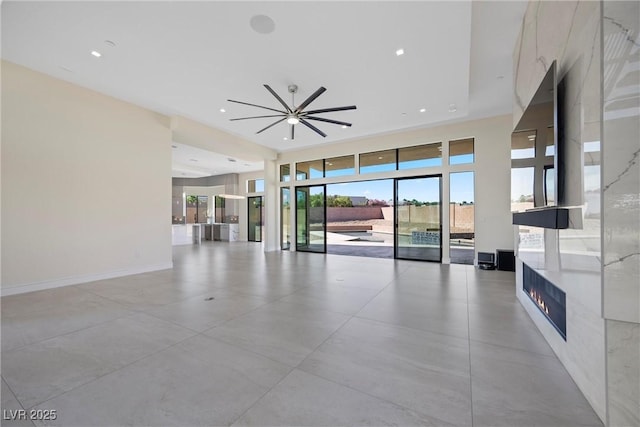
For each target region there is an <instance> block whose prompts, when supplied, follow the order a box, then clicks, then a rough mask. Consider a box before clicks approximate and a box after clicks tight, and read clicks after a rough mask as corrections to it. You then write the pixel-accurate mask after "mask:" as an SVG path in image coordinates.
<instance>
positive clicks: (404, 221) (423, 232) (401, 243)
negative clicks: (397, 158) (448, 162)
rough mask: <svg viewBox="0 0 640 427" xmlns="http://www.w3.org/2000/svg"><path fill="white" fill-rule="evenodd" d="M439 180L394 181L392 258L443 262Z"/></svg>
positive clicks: (426, 178)
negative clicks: (393, 245) (393, 243)
mask: <svg viewBox="0 0 640 427" xmlns="http://www.w3.org/2000/svg"><path fill="white" fill-rule="evenodd" d="M441 180H442V177H441V176H440V175H434V176H427V177H420V178H399V179H396V186H395V187H396V188H395V231H396V232H395V257H396V258H400V259H412V260H420V261H435V262H441V261H442V238H441V237H442V185H441Z"/></svg>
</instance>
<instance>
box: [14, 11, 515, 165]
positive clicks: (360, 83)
mask: <svg viewBox="0 0 640 427" xmlns="http://www.w3.org/2000/svg"><path fill="white" fill-rule="evenodd" d="M525 9H526V1H524V0H522V1H493V2H485V1H473V2H470V1H444V2H436V1H408V2H400V1H393V2H381V1H356V2H343V1H340V2H337V1H315V2H312V1H297V2H292V1H287V2H272V1H258V2H244V1H234V2H223V1H208V2H180V1H175V2H157V1H156V2H90V1H87V2H52V1H47V2H24V1H21V2H12V1H4V2H3V3H2V57H3V58H4V59H6V60H9V61H12V62H15V63H18V64H21V65H24V66H26V67H29V68H32V69H35V70H38V71H41V72H44V73H46V74H49V75H52V76H54V77H57V78H61V79H63V80H67V81H69V82H72V83H75V84H78V85H81V86H85V87H88V88H91V89H94V90H97V91H99V92H102V93H105V94H107V95H111V96H114V97H116V98H120V99H123V100H126V101H129V102H132V103H135V104H138V105H141V106H143V107H147V108H150V109H152V110H155V111H158V112H161V113H164V114H167V115H170V116H173V115H178V116H184V117H186V118H189V119H193V120H196V121H199V122H202V123H204V124H206V125H209V126H212V127H215V128H218V129H221V130H224V131H226V132H228V133H231V134H233V135H236V136H241V137H243V138H245V139H247V140H249V141H252V142H254V143H257V144H261V145H264V146H267V147H270V148H273V149H275V150H277V151H287V150H293V149H298V148H302V147H309V146H313V145H316V144H324V143H329V142H340V141H345V140H350V139H353V138H357V137H362V136H369V135H375V134H379V133H388V132H390V131H394V130H400V129H410V128H419V127H427V126H430V125H433V124H435V123H442V122H451V121H462V120H468V119H471V118H480V117H487V116H492V115H496V114H505V113H510V112H511V90H512V52H513V48H514V44H515V41H516V37H517V33H518V30H519V28H520V25H521V22H522V17H523V15H524V11H525ZM256 15H267V16H269V17H270V18H272V19H273V21H274V22H275V30H274V31H273V32H272V33H270V34H260V33H258V32H256V31H254V30H253V29H252V28H251V26H250V20H251V18H252V17H254V16H256ZM107 40H109V41H111V42H113V43H114V44H115V46H111V45H110V44H109V43H107V42H106V41H107ZM399 48H403V49H404V51H405V54H404V55H402V56H396V53H395V52H396V50H397V49H399ZM92 50H97V51H99V52H101V53H102V57H100V58H95V57H93V56H92V55H91V54H90V52H91V51H92ZM263 84H269V85H270V86H271V87H272V88H273V89H274V90H275V91H276V92H277V93H279V94H280V96H281V97H282V98H283V99H285V100H286V101H287V102H289V101H290V95H289V94H288V93H287V86H288V85H289V84H297V85H298V86H299V92H298V94H297V95H296V99H295V100H296V104H299V103H301V102H302V101H303V100H304V99H305V98H306V97H307V96H309V95H310V94H311V93H313V92H314V91H315V90H316V89H317V88H318V87H320V86H324V87H326V88H327V92H325V93H324V94H323V95H321V96H320V97H319V98H317V99H316V100H315V101H314V102H313V103H312V104H311V105H310V107H309V108H313V109H318V108H327V107H336V106H344V105H353V104H355V105H357V107H358V109H357V110H355V111H344V112H337V113H326V114H323V115H322V116H323V117H326V118H331V119H336V120H341V121H347V122H350V123H353V126H352V127H351V128H347V129H343V128H342V127H340V126H337V125H333V124H326V123H320V122H314V125H316V126H317V127H318V128H320V129H322V130H323V131H324V132H325V133H326V134H327V135H328V136H327V137H326V138H322V137H320V136H319V135H317V134H315V133H313V132H312V131H310V130H309V129H307V128H305V127H304V126H301V125H297V126H296V139H295V141H289V140H288V141H285V140H284V139H283V138H284V137H285V136H287V133H288V125H286V124H285V123H284V122H283V123H280V124H278V125H276V126H274V127H272V128H270V129H268V130H266V131H264V132H263V133H261V134H259V135H256V134H255V132H256V131H257V130H259V129H261V128H263V127H265V126H267V125H268V124H270V123H271V122H272V121H274V120H273V119H269V118H267V119H255V120H245V121H234V122H232V121H229V119H230V118H233V117H243V116H253V115H263V114H270V112H269V111H267V110H262V109H259V108H254V107H249V106H243V105H238V104H234V103H230V102H228V101H227V99H235V100H240V101H245V102H249V103H254V104H259V105H264V106H268V107H271V108H276V109H278V108H280V107H281V106H280V104H278V102H277V101H276V99H275V98H274V97H273V96H272V95H270V94H269V93H268V92H267V91H266V89H265V88H264V87H263V86H262V85H263ZM451 104H455V106H456V111H455V112H450V111H449V110H450V105H451ZM221 108H224V109H225V110H226V112H225V113H222V112H220V109H221ZM309 108H308V109H309ZM421 108H425V109H426V111H425V112H424V113H421V112H420V111H419V110H420V109H421ZM174 145H178V146H179V149H174V150H173V151H174V169H182V171H178V170H174V176H196V175H195V174H198V173H200V174H202V173H207V174H211V172H213V171H216V173H215V174H218V173H226V172H224V171H226V170H227V169H224V167H227V168H229V166H230V162H228V160H227V157H226V156H217V157H216V156H208V155H205V153H206V151H205V150H198V149H195V148H193V147H191V151H190V148H189V147H188V146H184V145H182V144H174ZM181 150H182V151H184V155H182V154H178V153H179V152H180V151H181ZM201 155H202V156H204V157H205V158H206V160H205V158H203V159H202V160H200V157H199V156H201ZM194 158H196V159H198V162H193V161H191V160H190V159H194ZM237 160H238V162H236V164H235V165H233V166H234V167H235V168H239V169H237V170H233V168H232V169H231V171H233V172H241V171H243V169H242V168H240V166H241V165H242V167H244V168H248V169H249V168H250V169H251V170H256V169H260V168H261V165H260V164H258V163H255V162H245V161H243V160H242V159H237ZM185 161H186V163H184V162H185ZM245 164H250V166H249V167H246V166H244V165H245ZM223 169H224V171H223ZM218 170H220V172H218ZM184 174H191V175H184ZM197 176H202V175H197Z"/></svg>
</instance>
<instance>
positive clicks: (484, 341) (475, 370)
mask: <svg viewBox="0 0 640 427" xmlns="http://www.w3.org/2000/svg"><path fill="white" fill-rule="evenodd" d="M173 250H174V266H175V267H174V268H173V269H172V270H163V271H157V272H152V273H145V274H140V275H136V276H129V277H123V278H118V279H110V280H105V281H100V282H93V283H86V284H82V285H77V286H71V287H66V288H60V289H55V290H48V291H40V292H34V293H30V294H22V295H14V296H8V297H4V298H2V409H3V410H5V411H7V412H8V411H15V410H18V409H31V408H35V409H55V410H56V411H57V417H56V419H55V420H48V421H41V422H40V425H60V426H97V425H104V426H119V425H150V426H166V425H181V426H200V425H201V426H212V425H283V426H292V425H311V426H313V425H349V426H354V425H433V426H446V425H453V426H471V425H473V426H476V427H477V426H497V425H501V426H531V425H541V426H542V425H543V426H567V425H582V426H600V425H602V423H601V422H600V420H599V419H598V417H597V416H596V415H595V413H594V412H593V410H592V409H591V408H590V406H589V404H588V403H587V401H586V400H585V398H584V397H583V396H582V394H581V393H580V391H579V390H578V389H577V387H576V386H575V384H574V383H573V381H572V380H571V378H570V377H569V375H568V374H567V372H566V371H565V369H564V368H563V367H562V365H561V364H560V362H559V361H558V359H557V358H556V357H555V356H554V355H553V352H552V351H551V350H550V348H549V346H548V345H547V344H546V343H545V341H544V339H543V338H542V336H541V335H540V334H539V333H538V331H537V330H536V329H535V326H534V325H533V323H532V322H531V321H530V319H529V318H528V317H527V316H526V314H525V312H524V310H523V308H522V307H521V306H520V305H519V304H518V303H517V301H516V296H515V290H514V276H513V273H510V272H501V271H483V272H480V271H476V270H475V269H474V268H473V267H472V266H467V265H451V266H447V265H440V264H434V263H421V262H412V261H399V260H393V259H379V258H363V257H350V256H338V255H322V254H311V253H291V252H273V253H264V252H262V246H261V245H260V244H255V243H231V244H229V243H222V242H204V243H203V244H201V245H184V246H174V248H173ZM532 371H535V372H536V374H535V375H531V372H532ZM2 425H3V426H5V425H33V424H31V423H30V422H25V421H16V422H12V421H8V420H3V422H2Z"/></svg>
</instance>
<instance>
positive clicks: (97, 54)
mask: <svg viewBox="0 0 640 427" xmlns="http://www.w3.org/2000/svg"><path fill="white" fill-rule="evenodd" d="M91 55H93V56H95V57H96V58H100V57H101V56H102V54H101V53H100V52H98V51H97V50H92V51H91Z"/></svg>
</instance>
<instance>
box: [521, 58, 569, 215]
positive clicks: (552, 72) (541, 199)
mask: <svg viewBox="0 0 640 427" xmlns="http://www.w3.org/2000/svg"><path fill="white" fill-rule="evenodd" d="M556 87H557V86H556V62H555V61H554V62H553V63H552V64H551V66H550V67H549V69H548V70H547V73H546V74H545V76H544V78H543V79H542V81H541V82H540V85H539V86H538V89H537V91H536V93H535V94H534V95H533V97H532V98H531V102H530V103H529V105H528V106H527V108H526V109H525V110H524V112H523V114H522V117H521V118H520V121H519V122H518V125H517V126H516V127H515V129H514V131H513V134H512V135H511V177H512V180H511V181H512V183H511V186H512V187H511V199H512V207H513V208H512V210H526V209H528V208H533V207H541V206H554V205H556V204H557V194H558V180H557V176H558V173H557V168H558V161H557V154H558V137H557V135H558V131H557V127H558V126H557V125H558V123H557V93H556Z"/></svg>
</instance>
